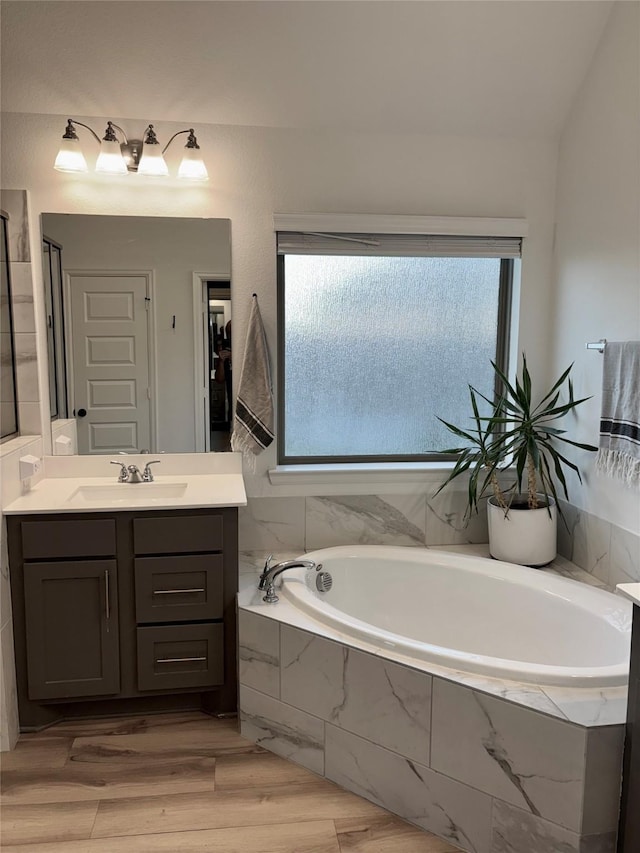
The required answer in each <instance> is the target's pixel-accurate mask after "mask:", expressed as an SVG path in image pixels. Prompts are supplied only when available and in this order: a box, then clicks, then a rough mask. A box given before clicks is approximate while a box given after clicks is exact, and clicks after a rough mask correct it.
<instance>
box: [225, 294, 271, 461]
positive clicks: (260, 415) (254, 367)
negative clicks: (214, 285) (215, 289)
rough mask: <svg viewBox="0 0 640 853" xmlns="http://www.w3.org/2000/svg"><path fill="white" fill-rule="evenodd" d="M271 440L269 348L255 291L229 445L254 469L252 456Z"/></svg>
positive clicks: (253, 457)
mask: <svg viewBox="0 0 640 853" xmlns="http://www.w3.org/2000/svg"><path fill="white" fill-rule="evenodd" d="M272 441H273V396H272V391H271V371H270V369H269V352H268V350H267V338H266V335H265V333H264V326H263V325H262V318H261V316H260V308H259V307H258V297H257V296H256V295H255V293H254V294H253V305H252V306H251V315H250V317H249V328H248V329H247V340H246V344H245V349H244V360H243V362H242V370H241V372H240V386H239V388H238V396H237V398H236V412H235V416H234V419H233V434H232V436H231V449H232V450H239V451H241V452H242V454H243V456H244V458H245V460H247V461H248V463H249V465H250V467H251V468H252V470H253V469H255V457H256V456H257V454H258V453H261V452H262V451H263V450H264V449H265V447H268V446H269V445H270V444H271V442H272Z"/></svg>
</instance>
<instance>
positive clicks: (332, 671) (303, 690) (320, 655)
mask: <svg viewBox="0 0 640 853" xmlns="http://www.w3.org/2000/svg"><path fill="white" fill-rule="evenodd" d="M280 666H281V699H282V701H283V702H286V703H287V704H289V705H293V706H295V707H296V708H301V709H302V710H305V711H308V712H309V713H313V714H315V715H316V716H318V717H321V718H322V719H323V720H325V721H327V722H332V723H335V724H336V725H337V726H339V727H340V728H341V729H346V730H347V731H349V732H353V733H355V734H358V735H360V736H361V737H364V738H367V739H368V740H371V741H373V742H374V743H377V744H380V745H381V746H386V747H388V748H389V749H392V750H393V751H394V752H397V753H398V754H400V755H402V756H405V757H406V758H410V759H412V760H414V761H420V762H422V763H425V764H428V762H429V739H430V711H431V678H430V676H428V675H426V674H425V673H422V672H416V671H414V670H411V669H409V668H408V667H404V666H399V665H398V664H395V663H391V661H386V660H384V659H382V658H380V657H376V656H375V655H370V654H365V653H363V652H360V651H357V650H356V649H350V648H348V647H347V646H344V645H342V644H340V643H335V642H333V641H331V640H325V639H323V638H322V637H314V636H313V635H310V634H308V633H307V632H306V631H300V630H298V629H297V628H290V627H289V626H287V625H283V626H282V627H281V661H280Z"/></svg>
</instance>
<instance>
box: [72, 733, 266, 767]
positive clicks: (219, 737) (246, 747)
mask: <svg viewBox="0 0 640 853" xmlns="http://www.w3.org/2000/svg"><path fill="white" fill-rule="evenodd" d="M264 751H265V750H264V749H262V747H260V746H258V745H257V744H255V743H253V741H250V740H247V738H244V737H242V736H241V735H240V734H238V732H236V731H234V730H233V729H231V728H222V727H219V726H216V725H213V726H212V725H200V726H194V727H193V728H189V729H188V730H186V731H185V730H184V729H182V728H180V727H179V728H177V729H175V730H172V731H171V733H170V735H169V736H167V733H166V732H165V731H162V730H159V731H158V730H153V731H150V732H145V733H142V734H130V735H115V734H114V735H110V736H108V737H78V738H76V739H75V740H74V741H73V746H72V748H71V753H70V756H69V760H70V761H72V762H89V763H91V762H112V763H129V762H130V761H140V760H143V759H146V760H155V759H156V758H159V759H161V760H162V759H164V758H170V757H174V758H178V757H180V756H182V757H183V758H184V759H185V760H190V759H191V758H195V757H203V758H204V757H208V758H215V757H216V756H217V755H226V754H229V753H231V754H237V753H263V752H264Z"/></svg>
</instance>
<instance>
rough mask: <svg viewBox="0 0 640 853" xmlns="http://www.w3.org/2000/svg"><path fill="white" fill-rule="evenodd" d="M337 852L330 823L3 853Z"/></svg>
mask: <svg viewBox="0 0 640 853" xmlns="http://www.w3.org/2000/svg"><path fill="white" fill-rule="evenodd" d="M176 851H180V853H340V848H339V846H338V840H337V838H336V834H335V828H334V825H333V821H331V820H313V821H305V822H302V823H289V824H283V825H280V826H277V825H276V826H274V825H273V824H270V825H268V826H241V827H232V828H229V829H215V830H204V831H195V832H194V831H190V832H167V833H158V834H155V835H138V836H130V835H126V836H121V837H120V838H105V839H92V840H90V841H63V842H59V843H53V844H25V845H21V846H14V845H10V846H8V847H3V848H2V853H176Z"/></svg>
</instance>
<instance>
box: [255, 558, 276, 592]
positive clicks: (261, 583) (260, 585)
mask: <svg viewBox="0 0 640 853" xmlns="http://www.w3.org/2000/svg"><path fill="white" fill-rule="evenodd" d="M271 560H273V554H269V556H268V557H267V559H266V560H265V561H264V568H263V569H262V574H261V575H260V578H259V583H258V589H266V586H265V580H266V577H267V575H268V574H269V569H270V568H271Z"/></svg>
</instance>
